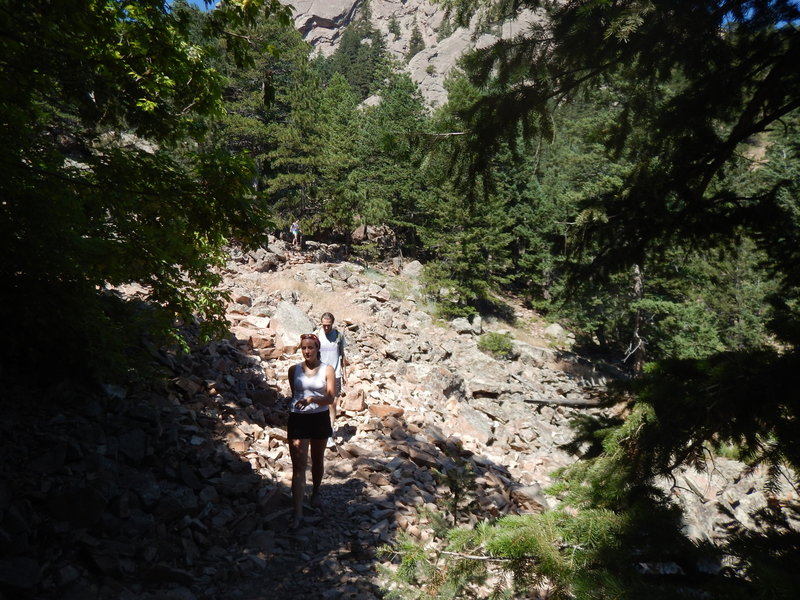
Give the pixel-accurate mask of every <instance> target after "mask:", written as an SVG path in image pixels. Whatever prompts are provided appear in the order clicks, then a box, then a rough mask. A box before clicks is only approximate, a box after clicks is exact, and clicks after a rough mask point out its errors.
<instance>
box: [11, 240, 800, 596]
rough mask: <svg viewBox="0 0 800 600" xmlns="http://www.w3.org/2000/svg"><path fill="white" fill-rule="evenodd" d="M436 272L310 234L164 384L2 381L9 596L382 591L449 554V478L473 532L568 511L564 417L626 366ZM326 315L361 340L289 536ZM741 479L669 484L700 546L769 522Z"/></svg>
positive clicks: (242, 281)
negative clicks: (560, 482) (301, 427)
mask: <svg viewBox="0 0 800 600" xmlns="http://www.w3.org/2000/svg"><path fill="white" fill-rule="evenodd" d="M419 271H420V265H419V264H418V263H414V262H410V263H409V262H403V261H399V260H398V261H394V262H392V263H387V264H384V265H382V266H380V267H369V268H367V267H365V266H363V265H359V264H355V263H353V262H348V261H346V260H344V257H343V255H342V251H341V248H339V247H337V246H326V245H321V244H314V243H309V244H308V245H307V248H306V250H305V251H304V252H292V251H290V250H289V249H288V248H287V247H286V245H285V244H284V243H283V242H281V241H278V240H273V243H272V244H270V246H269V247H268V248H263V249H261V250H258V251H255V252H249V253H242V252H240V251H237V250H232V251H231V255H230V260H229V261H228V263H227V267H226V268H225V269H224V276H225V286H226V287H227V288H228V290H229V291H230V294H231V298H232V302H231V304H230V305H229V307H228V309H227V316H228V319H229V322H230V327H231V335H230V337H229V338H227V339H223V340H218V341H215V342H212V343H210V344H206V345H199V344H198V345H195V346H194V347H193V348H192V353H191V354H190V355H178V354H176V353H174V352H169V351H166V350H162V351H160V352H158V353H157V355H156V359H157V360H158V362H159V367H160V369H161V372H162V377H161V378H160V379H158V380H156V381H150V380H148V381H143V382H140V383H132V384H130V385H129V386H128V387H121V386H113V385H108V386H105V387H104V388H103V390H102V392H87V391H86V390H85V389H83V388H81V387H78V386H77V385H75V384H67V383H65V384H62V385H59V386H56V387H52V388H50V389H48V390H47V391H46V392H43V393H40V394H39V396H38V397H31V393H30V392H29V391H27V390H28V389H30V388H31V387H32V386H26V382H24V381H16V382H14V383H7V384H6V386H5V389H4V394H5V398H6V399H11V401H10V402H6V403H5V404H6V405H7V406H8V408H7V410H6V411H5V414H4V416H3V419H2V422H1V424H0V448H2V456H3V460H2V468H1V470H0V598H2V599H3V600H6V599H8V600H10V599H12V598H15V599H16V598H36V599H43V600H48V599H59V600H83V599H87V600H88V599H90V598H91V599H112V598H113V599H115V600H133V599H153V600H155V599H159V600H199V599H226V600H230V599H242V600H256V599H263V600H271V599H283V598H288V599H292V598H301V597H302V598H310V599H316V598H319V599H330V600H335V599H340V598H342V599H344V598H348V599H363V600H366V599H373V598H380V597H381V591H380V590H381V584H382V582H383V581H384V578H385V570H386V569H392V568H393V562H392V556H391V554H386V553H383V552H380V551H379V549H380V548H381V547H385V546H387V545H391V544H392V543H393V541H394V540H395V539H396V536H397V534H398V532H400V531H404V532H407V533H408V534H410V535H411V536H412V537H413V538H416V539H418V540H422V541H425V542H426V543H429V544H436V543H437V540H436V539H435V537H434V534H433V530H432V526H431V523H430V522H429V519H428V515H429V514H430V512H431V511H434V512H444V513H446V514H449V513H448V506H450V505H451V501H452V498H453V496H452V491H453V487H452V486H453V484H452V483H451V484H448V482H447V477H446V476H447V475H450V476H451V482H452V481H455V480H457V479H458V477H459V476H467V477H468V479H469V480H470V481H472V482H474V489H473V491H472V492H470V494H469V495H468V497H467V498H466V499H465V501H464V503H463V505H466V503H467V501H471V505H470V507H469V509H466V508H464V509H462V510H460V511H458V512H457V513H456V515H455V518H456V519H457V522H458V523H460V524H464V525H467V524H469V523H471V522H474V521H476V520H477V519H478V518H489V517H497V516H500V515H504V514H517V513H526V512H539V511H544V510H548V509H549V508H551V507H552V506H554V504H555V502H556V499H555V498H552V497H549V496H547V495H546V493H545V489H546V488H547V486H548V485H549V484H550V483H551V478H550V474H551V473H552V471H553V470H554V469H556V468H558V467H560V466H563V465H566V464H569V463H571V462H573V461H574V460H575V457H573V456H572V455H570V454H568V453H567V452H566V451H565V450H564V449H563V447H562V446H563V445H564V444H565V443H567V442H569V441H570V439H571V436H572V433H571V429H570V427H569V419H570V417H572V416H574V415H576V414H580V413H585V412H590V413H595V412H598V411H601V410H607V411H613V410H615V409H613V408H611V409H609V408H606V409H601V408H599V407H597V406H596V400H597V396H598V392H599V391H601V390H602V388H603V385H604V384H605V382H606V381H607V379H608V378H609V377H613V376H615V375H617V373H616V372H615V371H613V370H611V369H610V368H600V367H598V366H594V365H592V364H590V363H589V362H588V361H585V360H582V359H580V358H579V357H577V356H575V355H573V354H571V353H569V352H566V351H564V350H563V348H565V347H566V346H567V345H568V344H569V342H570V337H569V334H568V333H566V332H564V331H563V329H561V328H559V327H557V326H556V327H554V326H549V327H547V326H546V324H545V323H542V322H541V321H539V320H538V319H537V318H536V316H535V315H534V314H533V313H530V312H529V311H525V310H523V309H520V308H517V309H516V311H517V314H516V320H515V321H514V322H513V323H506V322H503V321H499V320H495V319H491V318H488V317H484V318H482V319H481V318H476V319H473V320H472V321H471V322H470V321H467V320H463V319H461V320H455V321H453V322H450V323H446V322H439V321H436V320H434V319H433V318H432V317H431V316H430V314H429V313H428V312H427V311H426V308H428V307H426V305H425V304H424V302H423V300H422V299H421V296H420V294H419V284H418V275H419ZM123 291H124V292H125V293H128V294H131V295H135V293H136V290H134V289H130V290H123ZM325 311H330V312H332V313H334V315H335V316H336V318H337V321H336V325H337V326H338V327H339V329H340V330H342V331H343V332H344V333H345V335H346V339H347V344H348V345H347V350H346V353H347V358H348V362H349V366H348V372H349V382H348V385H347V387H346V395H345V396H344V397H343V398H342V399H341V408H340V414H339V418H338V421H337V430H338V434H339V438H340V439H339V444H338V446H337V447H336V448H335V449H330V450H328V451H327V452H326V472H325V477H324V480H323V487H322V499H323V506H322V508H321V509H312V508H311V507H307V509H306V513H305V514H306V518H305V520H304V523H303V526H302V527H301V528H300V529H299V530H290V529H289V523H290V521H291V518H290V517H291V508H290V493H289V483H290V479H291V465H290V461H289V454H288V450H287V447H286V439H285V423H286V418H287V413H286V406H287V397H286V396H287V395H288V393H289V390H288V384H287V380H286V372H287V369H288V367H289V366H290V365H292V364H294V363H296V362H298V361H300V360H301V357H300V354H299V352H298V351H297V344H298V342H299V339H298V338H299V334H300V333H305V332H308V331H311V330H313V329H315V328H316V325H317V323H318V322H319V317H320V315H321V314H322V313H323V312H325ZM488 331H498V332H508V333H510V334H511V335H512V336H513V337H514V339H515V342H514V350H513V352H512V353H511V355H510V356H509V357H506V358H502V359H495V358H492V357H491V356H489V355H487V354H484V353H483V352H481V351H480V350H478V346H477V340H478V339H479V336H480V335H482V334H484V333H485V332H488ZM51 360H58V349H57V348H50V349H43V351H42V368H43V369H45V368H47V362H48V361H51ZM54 407H58V409H57V410H54ZM741 467H742V466H741V465H739V464H738V463H735V462H733V461H728V460H725V459H718V460H716V461H714V462H713V464H711V465H710V469H709V470H708V471H706V472H702V473H700V472H695V471H684V472H681V473H679V474H678V477H677V479H676V480H675V481H674V482H665V486H669V489H670V490H671V492H672V494H673V496H674V498H675V500H676V501H677V502H680V503H682V504H683V505H685V506H686V507H687V508H688V514H689V517H688V520H687V530H688V531H689V532H690V533H691V535H693V536H694V537H696V538H697V539H708V540H714V539H715V538H716V537H717V536H719V535H720V534H721V533H723V532H724V531H725V530H726V528H727V527H730V526H732V525H734V524H736V523H738V522H741V523H743V524H745V525H748V526H755V525H754V524H753V523H751V522H750V521H749V517H748V516H747V513H748V511H749V510H750V509H751V508H753V507H755V506H759V505H763V504H764V503H765V502H766V501H767V498H766V497H765V495H764V493H763V492H762V491H761V487H760V485H759V481H760V480H759V477H760V474H759V473H758V472H756V473H753V474H751V475H747V476H744V475H743V474H742V468H741ZM443 475H444V477H443ZM309 483H310V475H309ZM785 493H786V494H791V492H790V491H786V492H785ZM463 505H462V506H463ZM723 509H724V510H723Z"/></svg>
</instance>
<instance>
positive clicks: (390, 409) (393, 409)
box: [369, 404, 405, 419]
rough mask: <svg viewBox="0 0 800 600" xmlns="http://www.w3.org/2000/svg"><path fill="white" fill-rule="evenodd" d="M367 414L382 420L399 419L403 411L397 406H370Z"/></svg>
mask: <svg viewBox="0 0 800 600" xmlns="http://www.w3.org/2000/svg"><path fill="white" fill-rule="evenodd" d="M369 412H370V414H372V415H374V416H376V417H378V418H379V419H382V418H383V417H401V416H403V413H405V410H403V409H402V408H400V407H399V406H389V405H388V404H370V407H369Z"/></svg>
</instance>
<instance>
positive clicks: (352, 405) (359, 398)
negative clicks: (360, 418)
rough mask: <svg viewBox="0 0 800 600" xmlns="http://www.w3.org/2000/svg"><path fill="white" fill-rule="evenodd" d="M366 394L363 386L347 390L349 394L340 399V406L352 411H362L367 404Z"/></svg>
mask: <svg viewBox="0 0 800 600" xmlns="http://www.w3.org/2000/svg"><path fill="white" fill-rule="evenodd" d="M365 396H366V394H365V393H364V390H363V389H361V388H356V389H354V390H351V391H349V392H347V395H346V396H344V397H343V398H340V399H339V406H340V407H341V409H342V410H347V411H351V412H360V411H362V410H364V409H365V408H366V407H367V405H366V402H365V401H364V399H365Z"/></svg>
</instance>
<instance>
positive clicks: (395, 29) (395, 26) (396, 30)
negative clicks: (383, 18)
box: [389, 14, 401, 40]
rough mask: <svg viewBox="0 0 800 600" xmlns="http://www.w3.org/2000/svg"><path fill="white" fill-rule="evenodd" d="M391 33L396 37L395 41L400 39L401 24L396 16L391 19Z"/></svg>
mask: <svg viewBox="0 0 800 600" xmlns="http://www.w3.org/2000/svg"><path fill="white" fill-rule="evenodd" d="M389 33H391V34H392V35H393V36H394V39H395V40H397V39H398V38H399V37H400V33H401V32H400V22H399V21H398V20H397V17H396V16H395V15H394V14H393V15H392V16H391V17H389Z"/></svg>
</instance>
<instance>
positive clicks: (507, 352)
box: [478, 331, 514, 358]
mask: <svg viewBox="0 0 800 600" xmlns="http://www.w3.org/2000/svg"><path fill="white" fill-rule="evenodd" d="M478 349H479V350H480V351H481V352H485V353H486V354H490V355H491V356H493V357H495V358H511V356H512V354H513V350H514V345H513V344H512V339H511V335H509V334H508V333H497V332H495V331H490V332H489V333H485V334H483V335H482V336H481V337H480V338H478Z"/></svg>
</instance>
